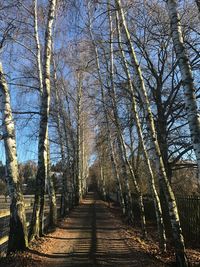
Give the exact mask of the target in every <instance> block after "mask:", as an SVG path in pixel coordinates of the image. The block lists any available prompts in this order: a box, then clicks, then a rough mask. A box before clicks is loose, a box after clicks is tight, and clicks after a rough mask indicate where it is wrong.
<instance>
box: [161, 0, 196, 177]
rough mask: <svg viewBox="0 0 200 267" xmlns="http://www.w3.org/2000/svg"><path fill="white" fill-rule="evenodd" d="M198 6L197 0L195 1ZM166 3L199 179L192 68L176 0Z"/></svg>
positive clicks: (168, 0)
mask: <svg viewBox="0 0 200 267" xmlns="http://www.w3.org/2000/svg"><path fill="white" fill-rule="evenodd" d="M196 3H197V4H198V7H199V1H196ZM166 5H167V8H168V14H169V17H170V24H171V33H172V40H173V43H174V48H175V52H176V57H177V60H178V65H179V69H180V72H181V78H182V83H183V88H184V95H185V99H184V100H185V107H186V111H187V118H188V122H189V128H190V135H191V139H192V144H193V148H194V152H195V155H196V158H197V164H198V170H199V179H200V115H199V112H198V105H197V99H196V94H195V91H196V90H195V86H194V79H193V75H192V69H191V65H190V62H189V58H188V55H187V51H186V48H185V45H184V40H183V34H182V29H181V23H180V16H179V13H178V10H177V1H176V0H167V1H166Z"/></svg>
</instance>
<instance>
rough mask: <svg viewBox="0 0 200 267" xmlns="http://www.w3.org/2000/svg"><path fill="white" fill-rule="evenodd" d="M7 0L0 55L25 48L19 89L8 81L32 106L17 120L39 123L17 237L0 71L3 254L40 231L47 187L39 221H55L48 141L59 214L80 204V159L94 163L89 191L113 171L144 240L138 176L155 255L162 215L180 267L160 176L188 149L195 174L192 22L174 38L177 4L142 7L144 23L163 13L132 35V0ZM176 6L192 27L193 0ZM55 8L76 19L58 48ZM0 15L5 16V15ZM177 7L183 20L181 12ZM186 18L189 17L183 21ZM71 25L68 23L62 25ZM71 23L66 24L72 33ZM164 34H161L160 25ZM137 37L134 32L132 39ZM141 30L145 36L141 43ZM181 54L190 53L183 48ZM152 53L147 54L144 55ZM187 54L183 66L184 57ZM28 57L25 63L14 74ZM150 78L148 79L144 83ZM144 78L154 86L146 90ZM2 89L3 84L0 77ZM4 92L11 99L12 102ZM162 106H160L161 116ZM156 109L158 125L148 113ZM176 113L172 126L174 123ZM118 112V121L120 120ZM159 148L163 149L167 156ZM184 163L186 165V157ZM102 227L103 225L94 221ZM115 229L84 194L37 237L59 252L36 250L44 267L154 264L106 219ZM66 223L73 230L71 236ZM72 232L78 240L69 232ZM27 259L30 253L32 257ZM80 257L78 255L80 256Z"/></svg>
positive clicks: (198, 131)
mask: <svg viewBox="0 0 200 267" xmlns="http://www.w3.org/2000/svg"><path fill="white" fill-rule="evenodd" d="M8 2H9V4H8V5H7V4H5V5H3V4H2V8H1V10H0V11H1V12H3V15H2V16H1V17H2V18H3V25H4V27H2V28H3V29H2V34H1V36H2V40H1V47H4V48H6V47H7V44H8V46H9V44H10V43H11V44H12V45H13V46H14V45H16V44H17V45H19V46H20V49H19V53H21V58H24V56H26V53H27V58H26V60H22V64H18V65H23V68H22V69H20V68H19V69H20V71H21V72H22V74H23V75H22V76H23V77H24V75H25V77H26V79H25V81H26V84H25V83H24V79H23V78H22V77H21V76H20V79H19V80H20V82H21V83H20V84H15V86H18V87H20V88H21V87H22V88H23V87H28V88H29V89H30V91H31V90H32V89H33V91H31V97H27V98H31V101H33V102H31V101H30V103H29V105H27V106H28V107H33V106H34V105H35V106H37V108H36V111H35V110H34V111H24V113H23V112H22V114H23V115H24V114H27V113H28V114H34V115H37V116H38V118H39V119H38V120H37V123H34V127H36V125H38V129H37V132H38V134H37V137H38V151H37V174H36V179H35V199H34V205H33V212H32V218H31V222H30V225H29V231H28V229H27V220H26V212H25V203H24V198H23V192H22V187H21V181H20V177H19V167H18V158H17V144H16V135H15V125H14V119H13V112H12V108H11V105H12V102H11V100H10V88H9V82H8V76H7V75H6V74H5V73H4V70H3V66H2V64H0V107H1V113H2V116H1V120H2V127H1V131H2V136H1V139H3V141H4V147H5V154H6V182H7V185H8V191H9V196H10V202H11V205H10V232H9V240H8V251H7V252H8V254H12V253H13V252H17V251H23V250H26V249H27V248H28V246H29V244H30V243H31V241H33V240H38V238H40V237H42V236H43V234H44V208H45V190H46V188H48V194H49V202H50V213H49V221H50V226H51V227H55V226H56V225H57V205H56V192H55V184H54V181H53V178H52V177H53V176H52V173H51V156H52V154H51V151H50V143H52V144H55V145H56V146H57V147H56V148H57V150H60V152H59V153H60V158H61V160H60V165H61V166H60V170H61V173H62V179H61V180H62V186H61V189H60V191H61V193H62V208H61V214H62V216H63V217H65V215H66V214H67V213H68V211H69V204H70V203H71V204H72V205H73V206H76V205H79V203H81V201H82V197H83V196H84V195H85V193H86V191H87V186H88V183H89V182H88V177H89V164H90V160H91V159H94V158H95V157H96V163H97V165H98V168H99V174H98V179H97V180H98V187H99V188H98V189H99V191H101V193H102V195H103V196H104V198H105V196H106V193H107V192H106V190H108V189H107V187H108V185H109V183H111V182H112V181H111V180H112V179H111V178H110V176H112V178H113V180H114V184H115V186H114V187H115V188H114V190H115V191H118V192H119V196H120V205H121V208H122V211H123V214H124V215H125V216H126V218H127V219H128V221H129V223H131V224H132V223H133V222H134V220H135V218H134V214H133V197H132V193H133V192H134V194H135V195H134V196H135V200H136V201H137V205H138V207H139V218H140V225H141V229H142V235H143V238H146V237H147V234H148V233H147V228H146V218H145V210H144V201H143V192H142V189H141V187H140V181H141V180H144V181H145V183H146V184H148V185H149V189H148V190H149V193H150V194H151V196H152V199H153V203H154V208H155V212H156V222H157V232H158V235H159V245H160V251H162V252H165V251H166V244H167V237H166V232H165V225H164V220H163V217H164V216H163V215H165V217H166V220H167V223H168V224H170V225H171V237H172V239H173V246H174V248H175V255H176V264H177V266H180V267H188V266H189V262H188V258H187V255H186V251H185V242H184V238H183V233H182V229H181V224H180V219H179V213H178V209H177V204H176V198H175V195H174V191H173V188H172V184H171V179H172V176H173V170H172V165H173V164H172V163H174V162H175V163H176V162H178V161H179V160H180V159H181V158H182V156H185V154H186V153H187V152H188V151H191V150H192V149H193V152H191V154H193V156H194V157H196V165H197V167H198V174H199V173H200V121H199V111H198V101H197V100H198V98H197V95H196V91H197V90H196V87H198V86H196V80H195V77H196V76H197V75H196V72H197V71H198V70H199V68H198V67H197V66H198V64H197V63H198V60H199V52H198V51H197V50H198V49H196V48H195V47H196V46H195V45H194V46H193V45H192V44H191V39H192V38H193V37H194V35H195V36H196V34H197V35H199V33H198V29H193V26H194V28H195V26H196V25H193V24H195V23H193V24H192V23H191V25H192V26H191V25H189V26H188V25H187V27H188V29H187V30H188V32H190V31H192V33H191V34H190V35H189V38H188V37H187V34H186V33H187V31H185V32H186V33H185V32H184V29H185V28H184V27H185V24H184V23H185V22H184V23H183V25H182V21H181V18H182V15H180V14H179V8H180V7H179V6H178V1H177V0H166V1H160V2H161V3H159V8H158V11H157V4H155V3H154V2H153V3H151V1H149V3H148V1H147V2H146V1H144V2H143V3H142V8H141V9H142V12H143V14H145V16H149V20H150V21H151V20H154V18H153V17H154V16H152V15H151V14H152V12H155V14H162V15H158V22H156V23H155V21H153V22H152V25H148V27H146V23H147V21H149V20H145V27H144V28H143V29H141V30H139V28H140V27H141V25H140V24H141V23H140V22H142V21H143V16H141V18H140V19H139V22H138V21H137V19H136V17H137V16H135V15H134V12H135V10H136V8H137V10H138V12H140V11H141V10H140V6H138V3H137V1H121V0H107V1H105V2H103V3H100V2H101V1H90V0H85V1H62V0H59V1H58V0H48V1H47V0H46V1H37V0H33V1H28V0H27V1H24V2H26V3H23V1H8ZM126 2H127V3H126ZM158 2H159V1H158ZM186 2H187V4H188V5H191V6H192V10H193V12H194V14H198V16H197V17H198V23H199V6H200V5H199V0H196V1H186ZM191 2H192V3H191ZM193 2H194V3H193ZM13 3H14V4H13ZM77 3H78V4H77ZM129 7H130V9H129ZM186 9H187V8H186ZM2 10H3V11H2ZM66 10H70V11H71V10H73V11H74V15H76V18H77V20H78V23H77V24H76V23H75V24H74V25H73V26H76V27H75V28H76V29H75V30H74V31H73V32H70V34H69V40H68V41H69V42H68V46H66V47H65V40H66V39H65V38H66V28H65V27H64V26H63V25H65V22H66V20H68V18H69V17H68V16H69V13H70V12H68V11H67V12H66ZM4 12H10V13H9V16H6V15H5V13H4ZM180 12H182V13H183V11H182V10H181V9H180ZM195 12H196V13H195ZM24 13H25V14H26V15H25V16H24ZM132 13H133V14H132ZM182 13H181V14H182ZM77 14H78V15H80V14H82V16H77ZM15 15H16V16H17V18H16V17H15ZM104 16H105V17H104ZM102 17H103V19H102ZM134 17H135V18H134ZM23 18H24V20H23ZM83 18H84V19H83ZM82 19H83V20H82ZM133 19H136V21H135V22H134V23H132V20H133ZM162 19H163V20H162ZM29 20H30V21H29ZM161 20H162V21H161ZM190 20H193V18H192V16H190ZM55 22H56V23H55ZM70 23H71V21H70ZM70 23H69V21H68V24H70ZM198 23H197V24H198ZM136 24H137V26H135V25H136ZM155 24H156V25H157V26H159V27H160V29H162V30H163V31H164V34H163V33H162V32H161V36H159V38H161V37H162V38H164V39H162V41H161V42H160V43H159V51H160V52H156V53H154V52H152V51H151V50H152V47H151V46H150V48H148V45H149V44H151V41H153V42H156V40H155V39H157V38H155V36H154V33H153V34H152V29H151V28H152V27H153V26H154V25H155ZM186 24H187V23H186ZM163 25H164V27H163ZM73 26H72V27H71V28H72V29H74V27H73ZM183 26H184V27H183ZM166 27H167V30H165V28H166ZM80 28H82V29H81V30H80ZM97 30H99V31H98V32H97ZM77 31H80V32H81V33H80V32H79V35H78V38H76V37H77V36H76V37H75V34H76V32H77ZM146 31H148V34H146ZM159 31H160V30H157V32H156V33H155V34H160V32H159ZM138 32H140V33H139V35H138ZM158 32H159V33H158ZM24 33H26V34H24ZM141 35H142V37H141ZM148 35H150V36H151V37H150V39H152V40H149V41H147V42H146V43H143V42H144V41H145V38H146V36H148ZM152 36H153V37H152ZM156 36H157V35H156ZM29 37H30V39H29ZM59 37H60V38H59ZM166 37H167V38H166ZM71 38H72V39H73V41H74V43H73V41H72V40H71ZM165 38H166V39H165ZM187 38H188V39H187ZM197 39H198V38H197ZM9 42H10V43H9ZM72 43H73V44H72ZM4 44H6V45H4ZM12 45H11V47H12ZM155 46H156V45H155V43H154V47H155ZM169 47H170V52H169ZM23 49H25V50H23ZM156 49H157V48H156ZM189 49H192V52H190V53H188V50H189ZM5 50H6V49H5ZM11 50H12V48H11ZM171 50H172V52H171ZM2 51H3V52H4V49H2ZM8 51H10V50H8ZM8 51H7V50H6V52H5V54H4V55H5V58H8V54H6V53H9V52H8ZM13 51H14V52H16V51H17V49H16V48H15V49H14V50H12V53H10V54H9V57H10V56H11V54H15V53H13ZM24 51H26V53H24ZM156 51H157V50H156ZM29 53H30V54H31V56H30V54H29ZM16 54H17V53H16ZM69 54H70V55H69ZM17 55H18V54H17ZM151 57H153V59H152V60H151ZM156 57H158V63H156V64H155V65H156V67H155V66H154V63H155V62H154V61H156V60H155V59H156ZM190 57H191V58H193V60H190ZM11 58H12V56H11ZM169 58H170V59H171V60H172V61H170V63H168V61H167V60H169ZM29 60H31V63H30V61H29ZM4 61H5V63H8V62H7V60H2V62H4ZM14 61H16V60H14ZM196 61H197V63H196ZM27 62H29V63H30V65H29V66H28V67H24V64H26V63H27ZM145 62H146V63H145ZM165 62H167V63H165ZM191 62H193V64H192V63H191ZM14 63H15V62H13V64H14ZM194 63H196V65H195V64H194ZM8 65H9V64H8ZM157 65H158V66H157ZM166 65H167V66H166ZM193 65H195V68H194V66H193ZM7 68H11V66H6V67H5V69H6V70H7ZM16 69H18V66H17V67H15V68H14V73H13V77H14V76H15V75H14V74H15V72H16ZM166 69H167V70H166ZM9 71H10V69H9ZM166 71H168V72H169V73H166ZM33 73H34V74H33ZM149 73H151V75H150V76H149ZM27 76H28V77H27ZM29 76H31V78H30V77H29ZM32 76H34V77H32ZM66 76H67V77H68V78H66ZM18 78H19V77H18ZM152 79H155V80H156V81H154V83H152ZM168 79H170V81H168ZM14 80H15V79H14ZM166 80H167V81H168V83H167V87H170V88H171V89H170V90H171V91H170V90H169V88H168V91H167V93H166V92H165V90H164V89H166V88H165V86H166V84H165V82H166ZM10 84H13V83H12V82H10ZM169 84H170V85H169ZM160 88H161V89H160ZM35 92H37V93H38V94H37V96H36V95H34V93H35ZM149 92H150V93H149ZM151 92H153V93H151ZM29 93H30V92H29ZM26 94H28V93H27V92H26ZM152 95H153V98H155V99H156V101H157V102H156V105H157V104H158V105H157V108H155V105H154V103H153V104H152ZM13 97H14V98H15V95H14V96H13ZM35 99H37V100H35ZM174 99H175V100H176V101H177V102H178V103H179V105H178V107H177V105H176V102H173V103H172V102H171V101H173V100H174ZM29 100H30V99H29ZM38 100H39V101H38ZM175 100H174V101H175ZM38 102H39V105H38ZM14 103H15V102H14ZM33 103H34V105H33ZM180 103H181V104H180ZM183 103H184V104H183ZM166 107H167V108H166ZM165 108H166V110H165V111H163V109H165ZM156 109H157V111H158V114H157V117H158V118H157V121H156V118H155V117H156V116H155V114H154V111H155V110H156ZM17 112H19V111H18V110H17V111H16V113H17ZM19 113H20V112H19ZM174 113H175V117H174ZM124 114H125V115H124ZM169 114H170V115H169ZM180 114H181V115H180ZM179 115H180V118H181V122H177V123H176V122H174V121H176V118H179ZM123 116H124V118H125V121H123V119H122V118H121V117H123ZM171 123H172V124H171ZM179 123H180V124H181V125H179ZM91 125H92V126H91ZM171 125H173V127H174V128H173V129H175V130H174V132H173V133H174V134H175V135H176V136H175V138H174V135H173V134H172V136H170V138H171V140H170V142H172V143H173V139H177V138H178V141H177V142H178V146H181V149H179V150H178V152H179V153H178V152H177V149H176V148H177V143H175V144H174V143H173V145H171V146H170V144H169V143H170V142H168V138H167V135H168V130H170V129H169V128H170V127H171ZM50 126H52V127H50ZM184 126H186V127H188V128H187V129H186V128H183V127H184ZM180 127H181V129H184V130H183V131H184V132H186V133H187V134H185V133H184V134H183V139H184V138H186V140H187V146H186V148H185V146H184V145H183V146H182V139H180V136H179V135H180V134H179V133H180V132H179V128H180ZM91 128H93V129H91ZM52 129H53V130H52ZM31 130H32V129H31ZM177 133H178V134H177ZM31 134H32V132H31ZM177 135H178V137H177ZM185 135H186V137H185ZM88 140H89V141H88ZM184 140H185V139H184ZM188 140H189V141H188ZM188 143H189V144H190V145H188ZM91 147H92V149H91ZM169 147H170V148H169ZM170 149H173V151H172V152H171V151H170ZM93 152H94V153H93ZM169 152H170V153H171V155H177V153H178V156H177V157H176V158H175V159H174V160H172V161H170V160H169ZM172 158H173V157H172ZM135 162H136V163H135ZM139 163H140V164H143V166H145V171H146V172H145V174H144V173H142V172H140V173H139V172H138V166H139ZM175 163H174V164H175ZM192 164H193V165H194V162H192ZM106 165H107V166H109V167H108V169H109V168H110V169H111V172H110V173H109V175H107V176H109V179H108V181H106V180H105V176H106V174H105V166H106ZM173 166H174V165H173ZM141 173H142V174H141ZM198 176H200V175H198ZM145 179H146V180H145ZM106 183H107V184H106ZM198 185H199V184H198ZM106 186H107V187H106ZM68 192H72V193H73V198H72V199H69V198H68V196H69V194H68ZM163 207H165V208H163ZM163 212H164V213H165V214H163ZM101 223H102V226H100V224H101ZM114 223H116V224H118V223H119V222H117V221H115V219H113V218H111V217H110V215H109V212H108V211H107V210H106V208H105V206H104V204H103V203H102V202H100V201H99V200H95V198H94V199H93V196H92V195H90V198H87V199H86V200H84V202H83V203H82V205H81V206H78V208H76V209H75V210H74V212H73V213H72V214H71V217H70V219H69V222H68V219H66V220H65V221H64V222H63V223H62V225H61V228H60V229H58V230H57V231H56V232H55V233H54V234H52V235H51V236H49V237H48V238H49V239H51V238H52V239H54V240H56V241H54V242H55V244H57V245H58V251H57V252H56V249H57V247H56V246H54V247H53V248H50V250H51V253H52V254H51V253H50V251H49V254H48V253H47V254H48V255H44V257H45V259H46V263H45V264H47V265H48V264H49V265H55V264H56V265H59V264H62V261H63V264H67V260H69V261H72V263H73V261H74V264H75V265H76V264H79V263H76V260H79V259H81V260H82V261H83V262H84V261H88V262H86V263H84V264H85V266H89V265H94V266H95V265H98V264H101V261H102V265H103V264H104V265H106V264H108V265H109V264H111V265H112V264H113V265H114V266H123V264H124V266H130V262H131V265H134V264H135V266H140V265H141V266H142V265H143V266H145V263H144V262H143V261H146V260H147V261H148V265H146V266H151V264H153V265H152V266H156V264H157V263H156V262H154V263H151V260H150V259H149V257H147V256H146V255H143V254H138V253H136V248H134V249H135V250H133V251H131V250H130V248H129V247H128V246H127V245H126V244H125V243H124V241H123V240H122V239H123V238H122V239H120V238H119V236H120V233H121V232H120V229H118V228H115V226H114V228H112V226H111V224H114ZM73 224H74V225H78V226H77V229H76V227H75V226H74V225H73ZM109 225H110V227H109ZM62 227H63V229H62ZM73 227H74V228H73ZM101 227H102V229H101ZM65 228H66V229H65ZM73 231H74V232H73ZM101 231H102V232H101ZM105 233H107V234H108V237H107V239H106V237H105V238H104V236H105ZM73 234H74V235H75V236H76V235H78V236H79V237H72V238H70V237H68V235H72V236H73ZM87 234H88V236H89V237H88V236H87ZM57 235H58V236H57ZM59 235H63V237H61V236H59ZM116 236H118V237H116ZM62 238H63V239H62ZM67 238H69V242H67V240H68V239H67ZM83 241H84V242H83ZM105 241H106V242H105ZM45 242H46V241H45ZM61 248H62V249H63V250H62V249H61ZM119 250H120V252H119ZM60 251H61V252H60ZM122 252H123V253H124V254H123V253H122ZM56 253H57V254H56ZM60 253H61V254H60ZM65 253H66V254H65ZM101 253H102V254H101ZM38 254H41V252H39V251H38ZM79 254H80V255H82V257H80V258H79V257H78V256H80V255H79ZM52 255H53V256H52ZM55 255H57V256H55ZM70 255H71V256H70ZM38 256H39V255H38ZM41 256H42V255H41ZM65 256H66V257H67V258H68V259H67V260H65ZM47 258H48V260H47ZM120 260H121V262H120ZM107 261H108V262H107ZM109 261H110V262H109ZM115 261H116V264H115ZM113 262H114V263H113ZM69 264H70V263H69ZM77 266H78V265H77Z"/></svg>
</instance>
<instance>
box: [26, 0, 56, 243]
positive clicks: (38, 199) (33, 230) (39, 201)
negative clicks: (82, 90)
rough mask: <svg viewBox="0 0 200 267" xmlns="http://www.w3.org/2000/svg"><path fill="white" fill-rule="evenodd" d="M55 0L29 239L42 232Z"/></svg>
mask: <svg viewBox="0 0 200 267" xmlns="http://www.w3.org/2000/svg"><path fill="white" fill-rule="evenodd" d="M55 10H56V0H49V13H48V18H47V27H46V32H45V47H44V67H43V74H44V75H43V77H44V78H43V92H42V96H41V106H40V114H41V115H40V128H39V144H38V170H37V175H36V192H35V201H34V207H33V214H32V220H31V224H30V231H29V239H30V240H32V239H34V238H35V237H39V236H40V235H42V234H43V225H41V223H42V221H43V219H42V218H43V210H44V194H45V180H46V177H47V166H46V163H47V160H46V154H47V153H46V145H45V144H46V137H47V131H48V118H49V106H50V87H51V86H50V65H51V53H52V25H53V21H54V17H55Z"/></svg>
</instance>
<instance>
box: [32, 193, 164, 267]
mask: <svg viewBox="0 0 200 267" xmlns="http://www.w3.org/2000/svg"><path fill="white" fill-rule="evenodd" d="M122 230H123V224H122V222H121V221H120V219H118V218H116V217H115V216H114V215H113V214H112V213H111V212H110V211H109V208H108V207H107V206H106V205H105V203H104V202H103V201H101V200H99V199H98V198H97V197H96V196H95V194H94V193H90V194H88V195H87V198H86V199H85V200H84V201H83V203H82V204H81V205H79V206H78V207H76V208H75V209H74V210H73V211H72V212H71V214H70V216H69V218H67V219H65V220H63V221H62V222H61V224H60V225H59V227H58V228H57V230H56V231H55V232H54V233H51V234H48V235H47V237H46V238H45V241H44V242H43V243H42V245H41V246H40V248H39V249H37V248H36V249H33V250H32V251H31V253H32V254H33V255H35V256H36V262H35V263H36V266H38V267H40V266H41V267H43V266H47V267H53V266H55V267H91V266H113V267H118V266H119V267H120V266H122V267H128V266H131V267H140V266H145V267H147V266H152V267H155V266H163V265H162V264H160V263H157V261H155V260H154V259H152V258H151V257H150V256H149V255H148V254H145V253H144V252H141V251H140V250H137V247H133V246H130V244H129V245H128V243H129V242H128V240H127V239H128V238H127V237H125V236H124V235H123V231H122ZM32 266H34V264H33V265H32Z"/></svg>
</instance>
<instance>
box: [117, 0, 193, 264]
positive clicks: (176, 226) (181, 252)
mask: <svg viewBox="0 0 200 267" xmlns="http://www.w3.org/2000/svg"><path fill="white" fill-rule="evenodd" d="M115 3H116V6H117V8H118V10H119V14H120V16H121V23H122V28H123V30H124V34H125V38H126V44H127V46H128V48H129V51H130V57H131V63H132V66H133V68H134V71H135V76H136V81H135V83H136V87H137V88H138V89H139V93H140V96H141V99H142V101H143V105H144V110H145V115H146V122H147V125H148V128H149V133H150V135H151V142H152V144H153V145H154V149H155V152H156V155H157V164H158V166H159V169H160V174H161V175H159V178H160V184H161V186H162V189H163V192H164V194H165V197H166V200H167V204H168V207H169V215H170V221H171V225H172V230H173V239H174V244H175V249H176V261H177V265H178V266H188V261H187V257H186V253H185V245H184V239H183V235H182V230H181V226H180V220H179V214H178V210H177V205H176V200H175V197H174V193H173V191H172V188H171V186H170V184H169V181H168V178H167V175H166V172H165V167H164V163H163V160H162V156H161V152H160V147H159V145H158V140H157V136H156V131H155V125H154V120H153V115H152V112H151V108H150V103H149V99H148V95H147V91H146V88H145V83H144V80H143V77H142V71H141V68H140V66H139V63H138V60H137V57H136V54H135V50H134V47H133V45H132V41H131V36H130V33H129V30H128V27H127V23H126V19H125V15H124V11H123V9H122V5H121V0H115Z"/></svg>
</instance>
